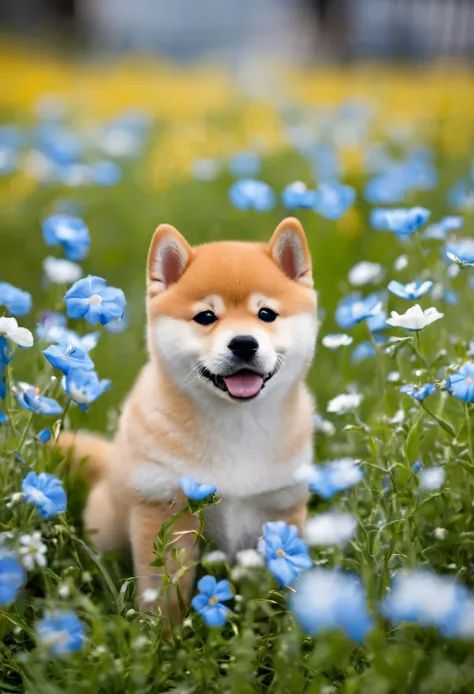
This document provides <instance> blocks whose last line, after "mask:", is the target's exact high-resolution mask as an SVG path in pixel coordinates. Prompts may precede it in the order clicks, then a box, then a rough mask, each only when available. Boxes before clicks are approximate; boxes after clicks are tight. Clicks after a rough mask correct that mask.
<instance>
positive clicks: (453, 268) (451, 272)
mask: <svg viewBox="0 0 474 694" xmlns="http://www.w3.org/2000/svg"><path fill="white" fill-rule="evenodd" d="M460 271H461V268H460V267H459V265H448V267H447V269H446V274H447V276H448V277H449V279H451V280H453V279H454V278H455V277H457V276H458V275H459V273H460Z"/></svg>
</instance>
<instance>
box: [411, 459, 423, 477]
mask: <svg viewBox="0 0 474 694" xmlns="http://www.w3.org/2000/svg"><path fill="white" fill-rule="evenodd" d="M411 469H412V472H414V473H415V475H416V473H417V472H420V470H421V463H420V461H419V460H416V461H415V462H414V463H413V465H412V466H411Z"/></svg>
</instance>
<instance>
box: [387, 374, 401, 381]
mask: <svg viewBox="0 0 474 694" xmlns="http://www.w3.org/2000/svg"><path fill="white" fill-rule="evenodd" d="M400 378H401V376H400V371H390V373H388V374H387V381H389V383H397V382H398V381H399V380H400Z"/></svg>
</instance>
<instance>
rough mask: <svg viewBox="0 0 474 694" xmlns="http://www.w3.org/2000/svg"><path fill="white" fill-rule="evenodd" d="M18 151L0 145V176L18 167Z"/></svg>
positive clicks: (6, 174)
mask: <svg viewBox="0 0 474 694" xmlns="http://www.w3.org/2000/svg"><path fill="white" fill-rule="evenodd" d="M18 162H19V157H18V152H17V150H15V149H13V148H12V147H4V146H1V145H0V176H8V175H9V174H11V173H13V171H16V169H18Z"/></svg>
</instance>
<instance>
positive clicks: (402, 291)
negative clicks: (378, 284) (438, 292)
mask: <svg viewBox="0 0 474 694" xmlns="http://www.w3.org/2000/svg"><path fill="white" fill-rule="evenodd" d="M432 286H433V282H429V281H425V282H421V281H418V282H409V283H408V284H401V282H396V281H395V280H392V281H391V282H390V284H389V285H388V290H389V292H392V294H395V296H399V297H400V298H401V299H407V300H408V301H414V300H415V299H419V298H420V296H424V295H425V294H426V293H427V292H429V291H430V289H431V287H432Z"/></svg>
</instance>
